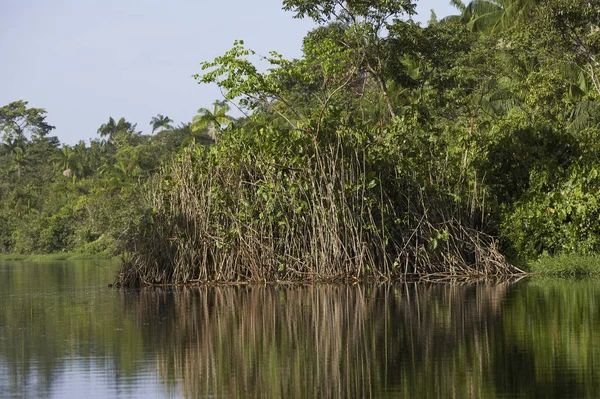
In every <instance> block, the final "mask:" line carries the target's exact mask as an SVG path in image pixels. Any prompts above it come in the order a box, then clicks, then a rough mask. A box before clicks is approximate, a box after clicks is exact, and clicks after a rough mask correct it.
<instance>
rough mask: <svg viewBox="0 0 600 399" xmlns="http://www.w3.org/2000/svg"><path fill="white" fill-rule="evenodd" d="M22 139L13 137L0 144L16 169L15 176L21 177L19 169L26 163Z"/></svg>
mask: <svg viewBox="0 0 600 399" xmlns="http://www.w3.org/2000/svg"><path fill="white" fill-rule="evenodd" d="M24 144H25V142H24V139H22V138H15V139H10V138H9V139H8V140H7V142H6V143H3V144H2V149H3V152H4V153H5V154H7V155H8V156H9V157H10V158H11V159H12V161H13V165H14V168H15V169H16V170H17V176H18V177H19V178H21V170H22V169H23V166H25V164H26V163H27V159H26V156H25V148H24Z"/></svg>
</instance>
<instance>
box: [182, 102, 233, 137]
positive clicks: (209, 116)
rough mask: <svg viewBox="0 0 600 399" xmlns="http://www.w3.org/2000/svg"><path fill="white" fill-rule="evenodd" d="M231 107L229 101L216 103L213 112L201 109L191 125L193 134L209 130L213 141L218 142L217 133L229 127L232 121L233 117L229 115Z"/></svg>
mask: <svg viewBox="0 0 600 399" xmlns="http://www.w3.org/2000/svg"><path fill="white" fill-rule="evenodd" d="M229 110H230V107H229V105H228V104H227V101H218V100H217V101H215V102H214V104H213V110H212V111H211V110H209V109H207V108H200V109H199V110H198V115H196V116H194V118H193V122H192V125H191V129H192V132H198V131H201V130H204V129H208V133H209V135H210V136H211V137H212V139H213V140H217V132H218V131H219V130H221V128H223V126H227V125H228V124H229V123H230V122H231V121H232V118H231V116H229V115H227V112H229Z"/></svg>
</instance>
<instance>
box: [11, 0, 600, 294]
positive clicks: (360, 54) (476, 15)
mask: <svg viewBox="0 0 600 399" xmlns="http://www.w3.org/2000/svg"><path fill="white" fill-rule="evenodd" d="M452 3H453V4H454V6H455V8H456V13H455V15H452V16H447V17H444V18H438V17H437V16H436V15H435V12H433V11H432V12H431V17H430V19H429V22H428V23H427V24H419V23H417V22H414V21H413V19H412V18H413V16H414V15H415V4H414V2H413V1H409V0H375V1H373V0H347V1H341V0H284V1H283V5H282V6H283V8H284V9H285V10H286V11H288V12H289V13H292V15H294V17H296V18H305V19H310V20H312V21H313V22H314V29H313V30H311V31H310V32H308V34H307V35H306V36H305V37H304V40H303V43H302V56H301V57H300V58H298V59H286V58H284V57H283V56H281V55H280V54H278V53H276V52H271V53H269V54H259V53H257V52H255V51H254V50H252V48H250V47H248V46H246V44H245V43H244V40H243V38H240V40H238V41H236V42H235V43H233V44H232V47H231V48H230V49H223V52H222V55H220V56H218V57H216V58H214V59H212V60H203V61H202V60H200V59H199V61H202V62H201V63H200V64H199V65H198V70H197V71H196V75H194V78H193V79H190V84H195V83H199V84H213V85H214V84H216V85H218V87H219V88H220V89H221V93H222V98H219V99H217V100H216V101H215V102H214V103H213V104H212V105H207V107H206V108H200V109H199V110H198V113H197V115H196V116H195V117H194V118H193V120H191V121H185V122H182V123H178V124H177V123H175V122H174V121H173V120H172V119H171V118H169V117H168V116H165V115H161V114H158V115H156V116H149V118H148V120H149V124H147V125H146V126H144V128H147V127H148V126H149V127H150V129H151V132H152V133H151V134H143V133H142V132H141V130H140V128H139V127H138V126H137V125H136V124H134V123H131V122H129V121H128V120H127V116H126V112H127V110H123V114H124V117H121V115H114V116H110V117H108V116H107V119H106V123H104V124H102V125H101V126H99V127H98V130H97V136H96V138H95V139H92V140H91V141H90V142H89V143H86V142H84V141H81V142H80V143H78V144H76V145H67V144H61V143H60V142H59V140H58V139H57V137H55V136H53V131H54V129H55V127H54V126H52V125H51V121H52V115H50V114H48V113H47V112H46V111H45V109H43V108H34V107H31V106H29V103H28V102H27V101H26V99H15V101H14V102H11V103H9V104H2V106H1V107H0V135H1V140H2V141H1V148H0V224H1V225H2V226H3V228H2V229H1V230H0V252H1V253H4V254H49V253H67V252H68V253H86V254H94V255H98V256H107V257H111V256H120V257H121V258H122V261H123V263H122V266H121V269H120V270H119V272H118V276H116V281H117V283H118V284H120V285H122V286H143V285H161V284H194V283H204V282H276V281H296V282H297V281H302V282H305V281H336V282H337V281H339V282H342V281H343V282H357V281H371V280H373V281H381V280H385V281H389V280H395V279H397V280H406V279H434V278H442V277H448V276H454V277H491V276H506V275H516V274H523V273H526V272H529V271H531V264H533V263H534V262H535V261H537V260H538V259H542V258H550V259H552V258H556V257H560V256H589V257H593V256H597V255H599V254H600V190H599V185H600V163H599V161H600V102H599V100H600V59H599V57H600V6H599V5H598V4H596V2H593V1H591V2H590V1H588V0H488V1H473V2H471V3H469V4H464V3H462V2H461V1H460V0H454V1H452ZM194 80H195V81H196V82H194ZM571 272H573V273H576V272H577V270H572V271H571Z"/></svg>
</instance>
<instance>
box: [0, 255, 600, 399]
mask: <svg viewBox="0 0 600 399" xmlns="http://www.w3.org/2000/svg"><path fill="white" fill-rule="evenodd" d="M101 266H104V267H101ZM106 266H108V268H106ZM114 267H115V266H114V265H112V266H111V265H106V264H96V263H81V262H80V263H75V262H71V263H56V264H26V263H5V264H1V263H0V397H1V398H23V397H32V398H37V397H42V398H70V397H72V398H81V397H85V398H106V397H110V398H130V397H139V398H162V397H188V398H196V397H339V398H349V397H369V396H371V397H406V398H425V397H441V398H451V397H456V398H468V397H472V398H481V397H487V398H494V397H506V398H513V397H545V398H552V397H555V398H568V397H573V398H575V397H577V398H579V397H598V395H599V394H600V282H599V281H594V280H583V281H576V280H528V281H521V282H519V283H516V284H503V285H476V286H458V285H399V286H379V287H364V286H362V287H361V286H354V287H346V286H308V287H299V286H292V287H266V288H260V287H222V288H196V289H176V290H174V289H152V290H145V291H126V292H123V291H119V290H116V289H112V288H108V287H107V284H108V283H109V282H112V277H113V275H114V270H113V269H114Z"/></svg>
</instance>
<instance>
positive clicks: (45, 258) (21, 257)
mask: <svg viewBox="0 0 600 399" xmlns="http://www.w3.org/2000/svg"><path fill="white" fill-rule="evenodd" d="M97 259H103V260H115V261H116V260H119V258H118V257H116V256H107V255H102V254H86V253H78V252H58V253H52V254H0V262H10V261H28V262H55V261H62V260H97Z"/></svg>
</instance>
